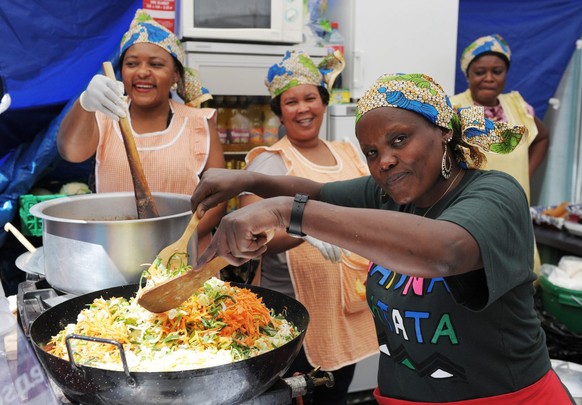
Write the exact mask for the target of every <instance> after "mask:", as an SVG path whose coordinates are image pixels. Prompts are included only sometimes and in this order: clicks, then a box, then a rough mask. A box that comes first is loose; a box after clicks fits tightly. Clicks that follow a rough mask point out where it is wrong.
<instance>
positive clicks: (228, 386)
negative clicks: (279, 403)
mask: <svg viewBox="0 0 582 405" xmlns="http://www.w3.org/2000/svg"><path fill="white" fill-rule="evenodd" d="M231 284H233V285H237V286H239V287H244V288H248V289H250V290H251V291H253V292H255V293H257V294H258V295H259V296H260V297H262V298H263V302H264V303H265V305H266V306H267V307H268V308H273V309H274V310H275V311H276V312H277V313H281V312H284V313H286V318H287V319H288V320H289V321H291V322H292V323H293V324H294V325H295V326H296V327H297V328H298V329H299V330H300V331H302V332H301V334H300V335H299V336H298V337H296V338H295V339H293V340H292V341H290V342H288V343H287V344H285V345H284V346H282V347H279V348H277V349H275V350H272V351H270V352H267V353H263V354H261V355H259V356H256V357H253V358H250V359H247V360H243V361H239V362H235V363H231V364H225V365H221V366H215V367H208V368H203V369H195V370H189V371H172V372H158V373H154V372H129V371H128V370H127V366H126V367H125V371H111V370H102V369H98V368H94V367H87V366H82V365H79V364H77V363H73V362H70V361H68V360H63V359H61V358H58V357H56V356H53V355H51V354H49V353H47V352H45V351H44V350H43V347H44V345H46V343H48V341H49V340H50V339H51V337H52V336H54V335H56V334H57V333H58V332H59V331H60V330H61V329H63V328H64V327H65V326H66V325H67V324H69V323H75V322H76V319H77V315H78V314H79V312H80V311H81V310H82V309H84V308H85V306H86V305H87V304H89V303H91V302H93V300H94V299H95V298H99V297H103V298H105V299H108V298H111V297H125V298H130V297H132V296H134V295H135V293H136V291H137V288H138V286H137V285H129V286H121V287H114V288H108V289H105V290H100V291H96V292H93V293H89V294H85V295H81V296H78V297H75V298H72V299H70V300H68V301H66V302H63V303H61V304H58V305H56V306H54V307H52V308H50V309H48V310H46V311H45V312H43V313H42V314H41V315H40V316H39V317H38V318H37V319H36V320H35V321H34V322H33V323H32V325H31V327H30V339H31V341H32V343H33V347H34V350H35V352H36V354H37V356H38V358H39V360H40V362H41V363H42V365H43V366H44V368H45V370H46V371H47V373H48V375H49V376H50V377H51V378H52V379H53V380H54V382H55V383H56V384H57V385H58V386H59V387H60V388H61V389H62V390H63V392H64V393H65V395H66V396H67V397H68V398H69V399H72V400H74V401H77V402H80V403H82V404H107V405H112V404H140V405H142V404H236V403H240V402H243V401H246V400H249V399H251V398H254V397H256V396H258V395H260V394H262V393H263V392H264V391H266V390H267V389H268V388H269V387H270V386H271V385H273V384H274V382H275V381H276V380H277V379H278V378H279V377H280V376H282V375H283V373H285V371H287V368H288V367H289V365H290V364H291V362H292V361H293V359H294V358H295V356H296V355H297V353H298V352H299V349H300V347H301V344H302V342H303V337H304V336H305V331H306V329H307V325H308V323H309V315H308V313H307V310H306V309H305V307H304V306H303V305H302V304H301V303H299V302H297V301H295V300H294V299H292V298H290V297H288V296H286V295H284V294H281V293H278V292H276V291H272V290H268V289H265V288H261V287H255V286H251V285H246V284H238V283H231Z"/></svg>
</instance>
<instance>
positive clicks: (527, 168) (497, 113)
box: [451, 34, 550, 199]
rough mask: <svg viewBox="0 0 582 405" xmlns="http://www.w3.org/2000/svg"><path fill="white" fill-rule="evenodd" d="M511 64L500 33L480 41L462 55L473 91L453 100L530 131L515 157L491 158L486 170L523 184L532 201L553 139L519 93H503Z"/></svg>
mask: <svg viewBox="0 0 582 405" xmlns="http://www.w3.org/2000/svg"><path fill="white" fill-rule="evenodd" d="M510 64H511V50H510V49H509V45H508V44H507V42H506V41H505V40H504V39H503V38H502V37H501V35H499V34H493V35H486V36H484V37H480V38H477V39H476V40H475V41H473V42H472V43H471V44H470V45H469V46H467V47H466V48H465V50H464V51H463V53H462V55H461V70H462V71H463V73H464V74H465V76H466V77H467V83H468V85H469V88H468V89H467V90H466V91H464V92H462V93H459V94H456V95H454V96H453V97H451V103H452V104H453V107H454V108H458V107H469V106H473V105H480V106H483V107H484V109H485V116H486V117H487V118H489V119H490V120H492V121H496V122H511V123H513V124H518V125H522V126H524V127H526V128H527V130H528V135H527V137H526V138H525V139H523V140H522V142H521V145H520V146H519V147H518V148H516V149H515V151H514V152H513V153H512V154H511V155H499V156H494V155H491V156H490V159H489V162H488V164H487V165H486V166H485V167H483V168H484V169H494V170H501V171H504V172H506V173H509V174H511V175H512V176H513V177H515V178H516V179H517V181H519V183H520V184H521V186H522V187H523V189H524V190H525V192H526V194H527V196H528V199H529V198H530V178H531V177H532V176H533V175H534V173H535V172H536V170H537V169H538V167H539V166H540V165H541V164H542V162H543V160H544V159H545V157H546V154H547V152H548V148H549V144H550V138H549V131H548V129H547V128H546V127H545V125H544V123H543V122H542V121H541V120H540V119H539V118H538V117H536V115H535V113H534V110H533V107H532V106H530V105H529V104H528V103H527V102H526V101H525V100H524V99H523V97H522V96H521V94H520V93H519V92H518V91H511V92H508V93H503V91H504V89H505V80H506V78H507V73H508V71H509V66H510Z"/></svg>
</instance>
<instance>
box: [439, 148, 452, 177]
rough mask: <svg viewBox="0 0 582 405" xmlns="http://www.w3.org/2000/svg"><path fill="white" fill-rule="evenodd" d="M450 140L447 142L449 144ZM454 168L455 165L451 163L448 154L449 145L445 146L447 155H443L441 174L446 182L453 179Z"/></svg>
mask: <svg viewBox="0 0 582 405" xmlns="http://www.w3.org/2000/svg"><path fill="white" fill-rule="evenodd" d="M449 141H450V138H449V139H448V140H447V144H448V143H449ZM452 168H453V163H452V162H451V158H450V157H449V154H448V153H447V145H445V153H443V160H442V162H441V174H442V176H443V178H444V179H445V180H448V179H449V178H450V177H451V169H452Z"/></svg>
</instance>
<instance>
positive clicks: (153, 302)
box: [137, 214, 275, 313]
mask: <svg viewBox="0 0 582 405" xmlns="http://www.w3.org/2000/svg"><path fill="white" fill-rule="evenodd" d="M194 216H196V214H194ZM274 235H275V231H274V230H270V231H269V232H267V235H266V236H267V241H269V240H271V239H272V238H273V236H274ZM227 265H228V262H227V261H226V260H225V259H223V258H222V257H220V256H217V257H215V258H214V259H212V260H211V261H209V262H208V263H206V264H205V265H204V266H202V267H201V268H200V269H192V270H189V271H187V272H186V273H183V274H181V275H179V276H177V277H174V278H172V279H170V280H167V281H164V282H162V283H160V284H157V285H155V286H154V287H151V288H145V289H143V290H141V292H140V295H139V296H138V299H137V302H138V303H139V304H140V305H141V306H142V307H144V308H145V309H147V310H148V311H151V312H156V313H160V312H165V311H168V310H170V309H172V308H175V307H177V306H178V305H180V304H182V303H183V302H184V301H186V300H187V299H188V298H190V297H191V296H192V294H194V293H195V292H196V290H198V289H199V288H200V287H201V286H202V285H203V284H204V282H206V280H208V279H209V278H210V277H212V276H213V275H215V274H216V273H218V272H219V271H220V270H222V269H223V268H224V267H226V266H227Z"/></svg>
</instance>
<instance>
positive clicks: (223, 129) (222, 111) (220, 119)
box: [216, 107, 229, 144]
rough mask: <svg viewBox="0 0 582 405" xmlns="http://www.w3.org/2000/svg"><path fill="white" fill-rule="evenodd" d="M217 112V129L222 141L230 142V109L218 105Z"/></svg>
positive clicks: (223, 142)
mask: <svg viewBox="0 0 582 405" xmlns="http://www.w3.org/2000/svg"><path fill="white" fill-rule="evenodd" d="M216 114H217V116H216V131H217V132H218V137H219V138H220V143H222V144H225V143H228V125H229V124H228V122H229V110H227V109H226V108H224V107H218V108H217V109H216Z"/></svg>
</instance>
